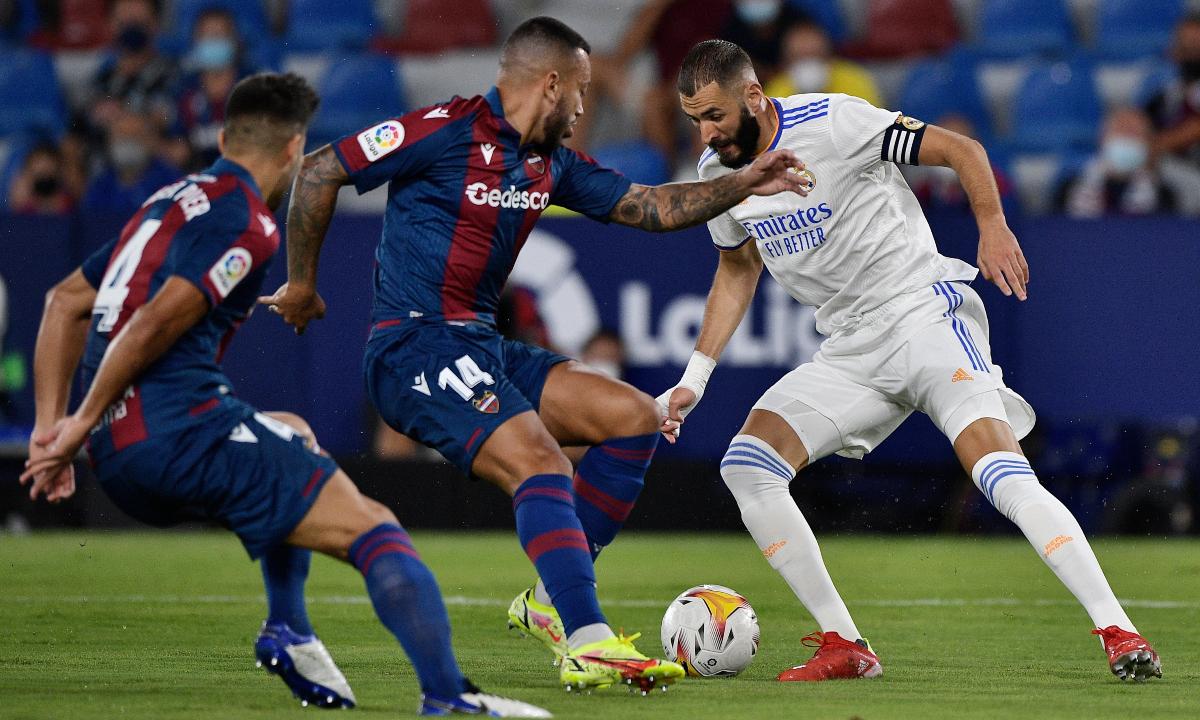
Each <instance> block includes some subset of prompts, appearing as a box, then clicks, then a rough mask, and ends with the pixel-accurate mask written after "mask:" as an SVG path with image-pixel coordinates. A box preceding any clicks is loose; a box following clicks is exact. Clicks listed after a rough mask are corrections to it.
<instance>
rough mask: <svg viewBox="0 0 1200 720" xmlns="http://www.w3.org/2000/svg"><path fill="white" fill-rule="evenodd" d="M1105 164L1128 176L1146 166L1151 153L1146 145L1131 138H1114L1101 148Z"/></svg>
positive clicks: (1106, 141)
mask: <svg viewBox="0 0 1200 720" xmlns="http://www.w3.org/2000/svg"><path fill="white" fill-rule="evenodd" d="M1101 152H1102V153H1103V154H1104V162H1105V163H1106V164H1107V165H1108V166H1109V167H1110V168H1111V169H1112V170H1114V171H1116V172H1117V173H1120V174H1121V175H1128V174H1129V173H1131V172H1133V171H1135V170H1137V169H1138V168H1140V167H1142V165H1145V164H1146V157H1147V156H1148V155H1149V151H1148V149H1147V148H1146V143H1144V142H1142V141H1141V140H1135V139H1133V138H1130V137H1114V138H1109V139H1108V140H1105V141H1104V145H1103V146H1102V147H1101Z"/></svg>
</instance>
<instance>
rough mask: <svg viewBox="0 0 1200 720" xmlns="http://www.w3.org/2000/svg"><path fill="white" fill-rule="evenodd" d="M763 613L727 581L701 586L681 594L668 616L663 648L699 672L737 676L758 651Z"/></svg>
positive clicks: (671, 657)
mask: <svg viewBox="0 0 1200 720" xmlns="http://www.w3.org/2000/svg"><path fill="white" fill-rule="evenodd" d="M758 640H759V630H758V616H756V615H755V614H754V608H752V607H750V602H749V601H748V600H746V598H744V597H742V596H741V595H739V594H738V593H737V592H735V591H733V590H730V589H729V588H727V587H723V586H721V585H697V586H696V587H694V588H691V589H690V590H685V591H684V592H683V594H681V595H680V596H679V597H677V598H675V599H674V600H673V601H672V602H671V604H670V606H668V607H667V612H666V614H665V615H663V621H662V644H663V652H664V653H666V657H667V659H668V660H674V661H675V662H677V663H679V664H680V665H682V666H683V667H684V669H685V670H687V674H688V675H692V676H698V677H732V676H734V675H737V674H738V673H740V672H741V671H743V670H745V669H746V667H747V666H749V665H750V661H751V660H753V659H754V655H755V654H756V653H757V652H758Z"/></svg>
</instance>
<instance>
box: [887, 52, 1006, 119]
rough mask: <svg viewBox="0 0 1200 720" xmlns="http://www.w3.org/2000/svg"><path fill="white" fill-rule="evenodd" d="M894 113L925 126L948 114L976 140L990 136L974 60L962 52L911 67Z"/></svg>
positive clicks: (988, 116)
mask: <svg viewBox="0 0 1200 720" xmlns="http://www.w3.org/2000/svg"><path fill="white" fill-rule="evenodd" d="M897 109H898V110H900V111H901V112H903V113H904V114H906V115H911V116H912V117H915V118H918V119H921V120H924V121H926V122H937V121H938V120H939V119H940V118H942V117H945V116H946V115H949V114H956V115H962V116H963V117H965V118H967V119H968V120H970V121H971V123H972V124H973V125H974V126H975V128H976V130H977V131H978V132H979V134H980V136H982V137H985V138H986V137H989V136H990V135H991V133H992V119H991V116H990V115H989V114H988V111H987V106H986V105H985V104H984V102H983V95H982V94H981V93H980V91H979V83H978V81H977V80H976V78H975V63H974V60H973V59H972V58H971V57H970V56H969V55H968V54H967V53H964V52H955V53H950V54H949V55H947V56H946V57H943V58H941V59H936V60H923V61H921V62H919V63H917V64H916V65H914V66H913V68H912V69H911V70H910V71H909V73H908V77H907V79H905V81H904V87H903V89H902V90H901V92H900V104H899V107H898V108H897Z"/></svg>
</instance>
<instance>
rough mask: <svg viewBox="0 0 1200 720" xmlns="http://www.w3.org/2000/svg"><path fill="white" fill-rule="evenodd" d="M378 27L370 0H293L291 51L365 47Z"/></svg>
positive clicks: (288, 43) (288, 39)
mask: <svg viewBox="0 0 1200 720" xmlns="http://www.w3.org/2000/svg"><path fill="white" fill-rule="evenodd" d="M377 28H378V24H377V23H376V21H375V11H374V9H373V8H372V6H371V0H335V1H334V2H330V1H329V0H291V9H290V11H289V13H288V29H287V34H286V36H285V39H284V42H285V44H286V46H287V50H288V51H289V52H304V51H318V50H335V49H338V48H356V47H357V48H361V47H366V45H367V42H368V41H369V40H370V39H371V37H372V36H373V35H374V34H375V31H376V29H377Z"/></svg>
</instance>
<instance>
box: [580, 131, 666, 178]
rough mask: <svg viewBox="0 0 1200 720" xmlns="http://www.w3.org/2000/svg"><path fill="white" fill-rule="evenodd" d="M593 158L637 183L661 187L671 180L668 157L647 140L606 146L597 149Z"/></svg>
mask: <svg viewBox="0 0 1200 720" xmlns="http://www.w3.org/2000/svg"><path fill="white" fill-rule="evenodd" d="M592 157H594V158H595V159H596V162H598V163H600V164H601V165H604V166H605V167H610V168H613V169H615V170H620V171H621V172H622V173H624V174H625V176H626V177H628V178H629V179H630V180H632V181H634V182H635V183H640V184H642V185H661V184H662V183H665V182H670V180H671V168H670V166H669V165H668V163H667V158H666V156H665V155H663V153H662V151H661V150H659V149H658V148H657V147H656V146H654V145H651V144H650V143H648V142H646V141H645V140H631V141H629V142H620V143H612V144H611V145H604V146H601V147H599V148H596V151H595V152H594V153H592Z"/></svg>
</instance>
